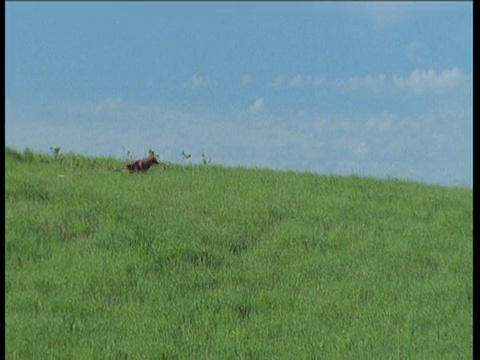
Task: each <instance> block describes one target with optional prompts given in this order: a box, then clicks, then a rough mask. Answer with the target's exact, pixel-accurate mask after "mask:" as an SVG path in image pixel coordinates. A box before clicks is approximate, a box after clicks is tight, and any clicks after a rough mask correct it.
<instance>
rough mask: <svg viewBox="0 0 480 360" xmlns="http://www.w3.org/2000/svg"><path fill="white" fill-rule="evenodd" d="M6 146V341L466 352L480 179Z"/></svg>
mask: <svg viewBox="0 0 480 360" xmlns="http://www.w3.org/2000/svg"><path fill="white" fill-rule="evenodd" d="M6 151H7V153H6V169H5V177H6V185H5V191H6V196H5V204H6V241H5V250H6V255H5V257H6V274H5V296H6V354H7V358H46V357H50V356H53V357H55V358H77V359H85V358H115V359H117V358H122V357H130V358H162V356H163V357H164V358H197V359H201V358H225V359H232V358H252V359H262V358H268V359H273V358H275V359H293V358H320V357H321V358H351V359H367V358H368V359H371V358H384V359H386V358H399V359H400V358H402V359H405V358H440V357H449V358H455V359H461V358H464V359H467V358H471V357H472V342H473V339H472V324H473V322H472V292H473V291H472V261H473V259H472V202H473V201H472V191H471V190H468V189H454V188H442V187H434V186H426V185H420V184H413V183H405V182H401V181H397V180H389V181H379V180H373V179H367V178H358V177H343V178H342V177H331V176H319V175H313V174H299V173H290V172H274V171H267V170H257V169H241V168H234V169H227V168H221V167H214V166H189V167H186V168H185V169H183V168H182V167H181V166H178V165H177V166H176V165H172V164H168V165H167V166H165V168H163V167H156V168H152V169H151V170H150V171H149V172H148V173H146V174H124V173H118V172H113V171H112V169H113V168H115V167H118V166H119V165H120V163H119V162H118V161H116V160H113V159H89V158H82V157H78V156H74V155H68V156H66V157H65V158H64V159H63V160H62V161H54V160H53V159H51V158H49V157H48V156H41V155H38V154H32V153H25V154H19V153H16V152H14V151H12V150H10V149H6ZM59 175H63V176H59Z"/></svg>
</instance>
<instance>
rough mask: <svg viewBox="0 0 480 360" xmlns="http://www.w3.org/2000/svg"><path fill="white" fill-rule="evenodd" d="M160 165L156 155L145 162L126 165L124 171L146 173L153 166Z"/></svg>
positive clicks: (144, 160)
mask: <svg viewBox="0 0 480 360" xmlns="http://www.w3.org/2000/svg"><path fill="white" fill-rule="evenodd" d="M153 165H158V161H157V159H156V158H155V155H153V154H150V156H149V157H148V158H146V159H143V160H137V161H135V162H132V163H129V164H127V165H125V167H124V168H123V170H125V171H128V172H130V173H134V172H145V171H147V170H148V169H150V167H151V166H153Z"/></svg>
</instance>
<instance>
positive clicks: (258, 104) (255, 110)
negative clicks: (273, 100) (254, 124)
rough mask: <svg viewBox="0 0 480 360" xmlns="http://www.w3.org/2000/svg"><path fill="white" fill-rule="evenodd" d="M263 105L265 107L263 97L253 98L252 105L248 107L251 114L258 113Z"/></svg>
mask: <svg viewBox="0 0 480 360" xmlns="http://www.w3.org/2000/svg"><path fill="white" fill-rule="evenodd" d="M264 107H265V100H263V98H259V99H257V100H255V102H254V103H253V105H252V106H251V107H250V111H251V112H252V114H258V113H260V112H261V111H262V110H263V108H264Z"/></svg>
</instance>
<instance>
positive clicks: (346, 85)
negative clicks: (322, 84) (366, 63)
mask: <svg viewBox="0 0 480 360" xmlns="http://www.w3.org/2000/svg"><path fill="white" fill-rule="evenodd" d="M385 80H386V76H385V75H384V74H380V75H378V76H372V75H367V76H365V77H363V78H361V77H353V78H350V79H347V80H336V81H334V85H335V86H337V87H338V88H340V89H341V90H342V91H344V92H354V91H370V92H373V93H375V94H378V93H380V92H381V91H382V90H384V88H385V85H386V81H385Z"/></svg>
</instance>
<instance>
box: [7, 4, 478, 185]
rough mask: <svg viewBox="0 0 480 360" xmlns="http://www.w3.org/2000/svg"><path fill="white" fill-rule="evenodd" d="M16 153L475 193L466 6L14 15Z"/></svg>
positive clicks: (10, 9) (10, 59) (119, 7)
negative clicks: (277, 172) (302, 174)
mask: <svg viewBox="0 0 480 360" xmlns="http://www.w3.org/2000/svg"><path fill="white" fill-rule="evenodd" d="M5 7H6V56H5V57H6V135H5V141H6V145H7V146H12V147H14V148H16V149H18V150H24V149H25V148H26V147H29V148H31V149H33V150H37V151H42V152H49V148H50V147H51V146H52V147H56V146H60V147H61V148H62V151H63V152H75V153H81V154H86V155H94V156H113V157H116V158H124V157H125V156H126V154H127V151H130V152H131V153H132V154H133V156H134V157H136V158H140V157H143V156H144V155H146V154H147V151H148V149H150V148H152V149H154V150H155V151H156V152H157V153H158V154H159V155H160V158H161V159H162V160H166V161H176V162H180V161H181V155H180V154H181V152H182V151H185V152H187V153H191V154H192V162H193V163H199V162H201V154H202V152H205V154H206V155H207V156H208V157H210V158H211V159H212V163H216V164H223V165H228V166H235V165H242V166H248V167H250V166H251V167H268V168H275V169H288V170H299V171H312V172H318V173H328V174H342V175H346V174H358V175H365V176H375V177H382V178H384V177H399V178H404V179H410V180H414V181H422V182H428V183H437V184H443V185H467V186H472V184H473V179H472V173H473V171H472V167H473V160H472V148H473V147H472V143H473V140H472V123H473V117H472V72H473V13H472V3H471V2H438V3H433V2H428V3H427V2H425V3H420V2H412V3H407V2H401V3H391V2H365V3H357V2H338V3H337V2H336V3H331V2H306V3H297V2H291V3H288V2H265V3H261V2H257V3H255V2H240V3H234V2H225V3H197V2H195V3H187V2H184V3H182V2H172V3H167V2H144V3H141V2H105V3H97V2H64V3H62V2H51V3H48V2H31V3H26V2H19V3H13V2H7V3H6V6H5Z"/></svg>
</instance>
